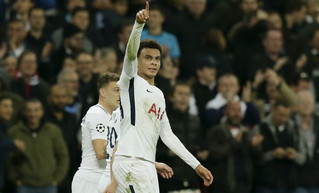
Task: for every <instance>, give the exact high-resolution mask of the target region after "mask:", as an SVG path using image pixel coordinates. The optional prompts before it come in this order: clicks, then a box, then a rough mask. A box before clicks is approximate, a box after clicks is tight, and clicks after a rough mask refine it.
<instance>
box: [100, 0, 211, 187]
mask: <svg viewBox="0 0 319 193" xmlns="http://www.w3.org/2000/svg"><path fill="white" fill-rule="evenodd" d="M148 18H149V4H148V2H146V7H145V9H143V10H141V11H139V12H138V13H137V15H136V22H135V24H134V27H133V31H132V32H131V35H130V39H129V42H128V45H127V48H126V53H125V57H124V66H123V71H122V74H121V77H120V80H119V82H118V85H119V87H120V93H121V105H122V111H123V113H122V115H123V120H122V123H121V138H120V140H119V141H118V147H117V150H116V153H115V157H114V162H113V166H112V171H113V174H114V177H115V180H116V181H117V183H118V186H117V192H129V191H131V192H132V193H134V192H139V193H141V192H142V193H144V192H148V193H158V192H159V187H158V180H157V175H156V169H155V153H156V144H157V141H158V138H159V136H160V137H161V139H162V141H163V142H164V143H165V145H166V146H168V147H169V148H170V149H171V150H172V151H173V152H174V153H175V154H176V155H178V156H179V157H180V158H182V159H183V160H184V161H185V162H186V163H187V164H188V165H190V166H191V167H192V168H193V169H195V171H196V172H197V174H198V175H199V176H200V177H201V178H202V179H203V180H204V185H206V186H209V185H210V184H211V183H212V182H213V176H212V174H211V173H210V171H208V170H207V169H206V168H205V167H203V166H202V165H201V164H200V163H199V161H198V160H197V159H196V158H195V157H194V156H193V155H192V154H191V153H190V152H189V151H188V150H187V149H186V148H185V147H184V146H183V144H182V143H181V142H180V141H179V139H178V138H177V137H176V136H175V135H174V134H173V132H172V130H171V127H170V124H169V120H168V118H167V115H166V113H165V99H164V96H163V93H162V91H161V90H160V89H158V88H157V87H155V86H154V78H155V76H156V74H157V72H158V70H159V68H160V65H161V53H162V49H161V46H160V45H159V44H158V43H157V42H156V41H153V40H143V41H141V42H140V38H141V32H142V30H143V27H144V25H145V22H146V21H147V19H148ZM112 187H114V186H112ZM109 188H110V189H109ZM105 192H114V189H113V190H112V189H111V187H110V186H109V187H107V189H106V191H105Z"/></svg>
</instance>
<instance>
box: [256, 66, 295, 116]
mask: <svg viewBox="0 0 319 193" xmlns="http://www.w3.org/2000/svg"><path fill="white" fill-rule="evenodd" d="M264 84H266V85H264ZM251 101H252V102H253V103H254V104H255V105H256V106H257V107H258V109H259V112H260V117H261V118H264V117H266V116H267V115H268V114H269V113H270V111H271V107H272V105H273V104H275V103H276V101H286V102H287V104H288V105H289V106H290V107H293V106H294V105H295V102H296V96H295V93H294V91H293V90H292V89H291V88H290V87H289V86H288V84H287V83H286V81H285V80H283V79H282V78H280V77H279V76H278V74H277V73H276V72H275V71H273V70H271V69H268V70H267V71H266V72H265V73H262V72H261V70H259V71H257V73H256V76H255V78H254V82H253V84H252V94H251Z"/></svg>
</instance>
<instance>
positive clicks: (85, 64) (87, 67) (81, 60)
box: [76, 53, 93, 78]
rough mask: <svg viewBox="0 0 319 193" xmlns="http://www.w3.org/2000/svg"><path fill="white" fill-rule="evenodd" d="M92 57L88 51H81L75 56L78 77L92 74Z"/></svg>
mask: <svg viewBox="0 0 319 193" xmlns="http://www.w3.org/2000/svg"><path fill="white" fill-rule="evenodd" d="M92 68H93V57H92V56H91V55H90V54H88V53H82V54H80V55H78V56H77V58H76V71H77V72H78V73H79V76H80V78H85V77H88V76H90V75H91V74H92Z"/></svg>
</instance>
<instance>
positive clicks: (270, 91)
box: [266, 82, 279, 99]
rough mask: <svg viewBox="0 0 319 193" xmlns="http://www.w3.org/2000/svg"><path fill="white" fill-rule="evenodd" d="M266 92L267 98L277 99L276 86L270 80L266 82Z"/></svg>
mask: <svg viewBox="0 0 319 193" xmlns="http://www.w3.org/2000/svg"><path fill="white" fill-rule="evenodd" d="M266 93H267V96H268V98H269V99H277V98H278V95H279V92H278V89H277V86H276V85H275V84H274V83H271V82H267V85H266Z"/></svg>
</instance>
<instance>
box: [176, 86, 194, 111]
mask: <svg viewBox="0 0 319 193" xmlns="http://www.w3.org/2000/svg"><path fill="white" fill-rule="evenodd" d="M190 97H191V88H190V87H189V86H187V85H177V86H176V87H175V90H174V93H173V96H172V102H173V104H174V108H175V109H177V110H179V111H181V112H186V111H187V110H188V106H189V99H190Z"/></svg>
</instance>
